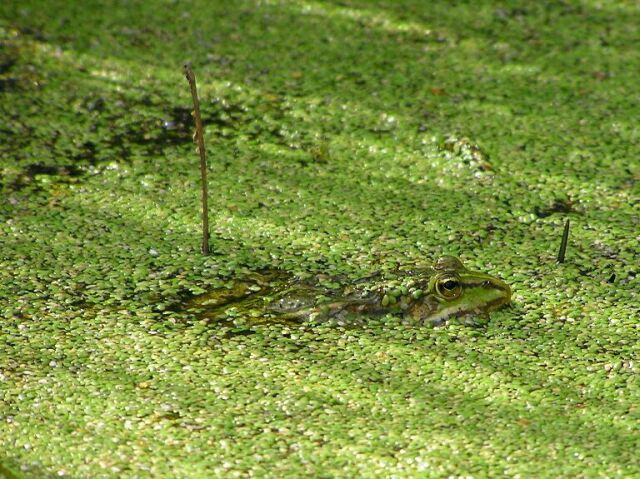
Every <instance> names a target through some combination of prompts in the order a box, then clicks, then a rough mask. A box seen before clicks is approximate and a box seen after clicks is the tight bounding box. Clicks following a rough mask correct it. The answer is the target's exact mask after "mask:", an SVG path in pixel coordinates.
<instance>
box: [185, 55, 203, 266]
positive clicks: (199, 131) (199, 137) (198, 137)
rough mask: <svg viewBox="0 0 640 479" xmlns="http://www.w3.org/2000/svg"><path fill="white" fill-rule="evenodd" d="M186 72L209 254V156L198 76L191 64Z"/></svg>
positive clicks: (186, 67) (186, 68)
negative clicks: (205, 145) (194, 122)
mask: <svg viewBox="0 0 640 479" xmlns="http://www.w3.org/2000/svg"><path fill="white" fill-rule="evenodd" d="M184 74H185V76H186V77H187V80H188V81H189V87H190V88H191V98H192V99H193V112H192V114H193V117H194V119H195V121H196V131H195V133H194V134H193V141H194V142H195V143H196V144H197V145H198V152H199V153H200V176H201V178H202V254H204V255H208V254H209V203H208V197H209V189H208V186H207V158H206V156H205V150H204V130H203V128H202V117H201V116H200V100H198V90H197V88H196V76H195V75H194V73H193V70H192V69H191V65H190V64H188V63H186V64H185V65H184Z"/></svg>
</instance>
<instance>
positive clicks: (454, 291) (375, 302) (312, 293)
mask: <svg viewBox="0 0 640 479" xmlns="http://www.w3.org/2000/svg"><path fill="white" fill-rule="evenodd" d="M405 279H406V281H405V282H404V283H405V284H403V285H401V286H399V287H395V288H385V287H384V286H380V287H374V288H373V289H366V288H365V289H363V290H361V291H355V292H354V291H352V288H347V290H349V291H350V292H349V293H348V294H346V293H344V290H343V292H341V293H338V294H336V292H335V291H333V292H332V291H329V290H327V289H322V288H319V287H317V288H313V287H310V286H306V287H305V288H298V289H297V288H291V289H290V290H288V291H286V292H285V293H284V294H280V295H279V296H278V297H277V298H276V299H275V300H274V301H273V302H272V303H270V304H269V305H268V306H267V310H268V311H269V312H271V313H274V314H276V315H281V316H283V317H285V318H287V319H312V320H314V321H322V320H328V319H338V320H343V319H347V318H353V317H355V316H376V315H384V314H399V315H401V316H403V317H404V318H405V320H406V321H408V322H411V323H417V324H427V323H429V324H433V325H439V324H442V323H445V322H447V321H449V320H451V319H454V318H455V319H460V320H461V321H462V322H465V323H469V322H474V321H473V318H478V317H485V316H487V314H488V313H489V312H490V311H493V310H495V309H498V308H500V307H501V306H503V305H505V304H507V303H509V302H510V300H511V288H510V287H509V286H508V285H507V284H506V283H505V282H504V281H502V280H501V279H499V278H497V277H495V276H492V275H489V274H486V273H481V272H478V271H470V270H468V269H467V268H466V267H465V266H464V265H463V264H462V262H461V261H460V260H459V259H458V258H456V257H453V256H443V257H441V258H440V259H438V261H437V262H436V263H435V264H434V265H433V266H431V267H428V268H423V269H420V270H416V271H413V272H410V273H409V275H408V276H407V278H405Z"/></svg>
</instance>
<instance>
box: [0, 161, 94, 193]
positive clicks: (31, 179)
mask: <svg viewBox="0 0 640 479" xmlns="http://www.w3.org/2000/svg"><path fill="white" fill-rule="evenodd" d="M84 174H85V170H84V169H83V168H80V167H78V166H76V165H51V164H45V163H32V164H29V165H27V166H25V167H24V168H22V170H21V171H20V172H19V173H18V174H17V175H15V176H12V178H11V180H10V182H9V183H8V184H7V185H6V186H7V188H8V189H10V190H13V191H19V190H21V189H23V188H25V187H27V186H33V185H34V183H37V182H36V180H37V177H38V176H55V177H57V179H58V181H62V182H65V181H66V182H71V181H74V179H75V178H78V177H80V176H82V175H84ZM0 185H1V183H0ZM36 189H39V188H38V187H37V185H36Z"/></svg>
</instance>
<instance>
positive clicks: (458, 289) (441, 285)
mask: <svg viewBox="0 0 640 479" xmlns="http://www.w3.org/2000/svg"><path fill="white" fill-rule="evenodd" d="M436 292H437V293H438V294H439V295H440V296H442V297H443V298H445V299H455V298H457V297H458V296H460V295H461V294H462V286H461V285H460V281H458V278H452V277H444V278H441V279H439V280H438V282H437V283H436Z"/></svg>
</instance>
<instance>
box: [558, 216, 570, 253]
mask: <svg viewBox="0 0 640 479" xmlns="http://www.w3.org/2000/svg"><path fill="white" fill-rule="evenodd" d="M568 242H569V220H568V219H567V221H566V222H565V223H564V232H563V233H562V241H561V242H560V250H559V251H558V263H564V254H565V253H566V252H567V243H568Z"/></svg>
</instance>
